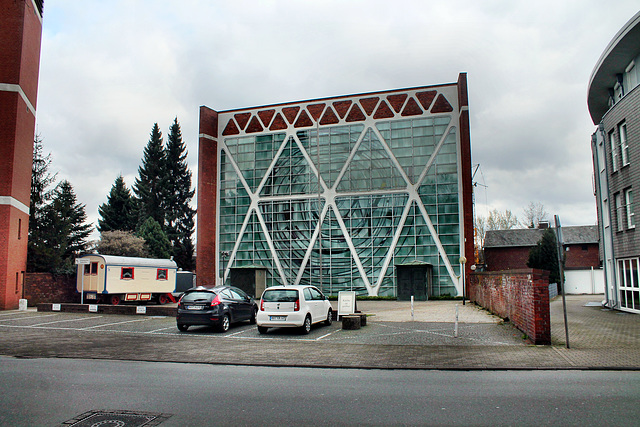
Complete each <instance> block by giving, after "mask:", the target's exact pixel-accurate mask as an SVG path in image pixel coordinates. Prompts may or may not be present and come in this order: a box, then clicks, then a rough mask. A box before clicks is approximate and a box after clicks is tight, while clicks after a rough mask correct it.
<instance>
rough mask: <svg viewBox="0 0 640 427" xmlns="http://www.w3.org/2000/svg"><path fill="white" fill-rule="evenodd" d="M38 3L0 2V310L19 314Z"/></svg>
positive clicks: (36, 65)
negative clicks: (17, 311)
mask: <svg viewBox="0 0 640 427" xmlns="http://www.w3.org/2000/svg"><path fill="white" fill-rule="evenodd" d="M37 5H39V7H40V9H39V8H38V6H37ZM41 7H42V2H41V1H35V2H34V1H32V0H0V40H2V43H0V309H2V310H6V309H15V308H18V301H19V299H20V298H22V292H23V284H24V275H25V271H26V267H27V239H28V234H29V231H28V227H29V201H30V192H31V163H32V159H33V136H34V130H35V120H36V96H37V92H38V72H39V67H40V41H41V35H42V10H41Z"/></svg>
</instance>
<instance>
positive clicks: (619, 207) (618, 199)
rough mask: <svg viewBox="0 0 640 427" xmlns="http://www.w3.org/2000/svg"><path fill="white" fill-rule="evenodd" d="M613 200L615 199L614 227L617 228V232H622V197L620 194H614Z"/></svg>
mask: <svg viewBox="0 0 640 427" xmlns="http://www.w3.org/2000/svg"><path fill="white" fill-rule="evenodd" d="M613 197H614V199H615V204H616V206H615V207H616V211H615V217H616V226H617V227H618V228H617V230H618V231H622V230H624V220H623V218H624V210H623V209H624V206H622V195H621V194H620V193H616V194H614V195H613Z"/></svg>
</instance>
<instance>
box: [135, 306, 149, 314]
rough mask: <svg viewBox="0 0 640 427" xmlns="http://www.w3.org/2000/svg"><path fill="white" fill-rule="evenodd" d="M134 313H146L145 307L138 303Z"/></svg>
mask: <svg viewBox="0 0 640 427" xmlns="http://www.w3.org/2000/svg"><path fill="white" fill-rule="evenodd" d="M136 314H147V307H145V306H144V305H139V306H137V307H136Z"/></svg>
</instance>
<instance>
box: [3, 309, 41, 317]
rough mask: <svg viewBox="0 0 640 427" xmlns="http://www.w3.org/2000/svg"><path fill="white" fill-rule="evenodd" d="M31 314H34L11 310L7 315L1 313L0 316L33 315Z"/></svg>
mask: <svg viewBox="0 0 640 427" xmlns="http://www.w3.org/2000/svg"><path fill="white" fill-rule="evenodd" d="M31 313H33V312H26V311H16V310H9V311H7V312H6V313H0V316H12V315H14V314H17V315H20V314H31Z"/></svg>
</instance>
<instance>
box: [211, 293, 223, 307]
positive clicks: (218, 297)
mask: <svg viewBox="0 0 640 427" xmlns="http://www.w3.org/2000/svg"><path fill="white" fill-rule="evenodd" d="M220 302H221V301H220V295H216V297H215V298H214V299H213V301H211V307H215V306H216V305H220Z"/></svg>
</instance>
